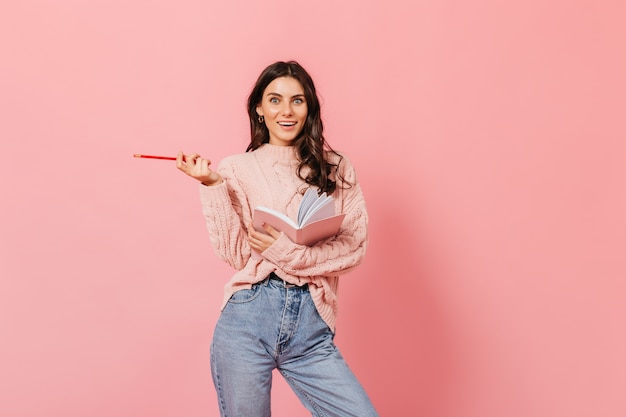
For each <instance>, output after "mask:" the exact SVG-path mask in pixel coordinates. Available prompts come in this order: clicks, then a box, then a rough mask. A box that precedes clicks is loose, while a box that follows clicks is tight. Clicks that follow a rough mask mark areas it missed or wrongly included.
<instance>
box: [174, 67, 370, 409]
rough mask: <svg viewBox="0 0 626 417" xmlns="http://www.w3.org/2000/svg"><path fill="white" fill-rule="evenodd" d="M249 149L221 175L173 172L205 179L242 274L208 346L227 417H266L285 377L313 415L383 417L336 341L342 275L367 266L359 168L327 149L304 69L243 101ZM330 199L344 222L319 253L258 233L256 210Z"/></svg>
mask: <svg viewBox="0 0 626 417" xmlns="http://www.w3.org/2000/svg"><path fill="white" fill-rule="evenodd" d="M248 114H249V117H250V130H251V136H252V137H251V141H250V145H248V149H247V151H246V152H245V153H243V154H239V155H234V156H230V157H227V158H225V159H223V160H222V161H221V163H220V164H219V167H218V169H217V171H213V170H211V168H210V164H211V162H210V161H209V160H208V159H204V158H202V157H200V155H198V154H192V155H187V156H184V155H183V153H182V152H180V153H179V154H178V158H177V167H178V169H180V170H181V171H183V172H184V173H185V174H187V175H189V176H191V177H192V178H195V179H196V180H198V181H200V182H201V185H200V197H201V202H202V210H203V213H204V216H205V218H206V225H207V228H208V231H209V236H210V239H211V243H212V244H213V247H214V249H215V252H216V253H217V255H218V256H219V257H220V258H222V259H223V260H225V261H226V262H228V263H229V264H230V265H231V266H232V267H233V268H234V269H236V270H237V272H236V273H235V274H234V276H233V277H232V278H231V279H230V281H229V282H228V283H227V284H226V286H225V292H224V302H223V305H222V312H221V315H220V318H219V320H218V322H217V325H216V328H215V332H214V335H213V343H212V346H211V370H212V375H213V382H214V384H215V388H216V390H217V394H218V400H219V407H220V413H221V415H222V417H225V416H229V417H230V416H235V417H268V416H270V388H271V383H272V371H273V370H274V369H278V370H279V371H280V373H281V374H282V375H283V376H284V377H285V379H286V380H287V382H288V383H289V385H290V386H291V387H292V388H293V390H294V392H295V393H296V395H297V396H298V397H299V398H300V400H301V401H302V403H303V404H304V406H305V407H306V408H307V409H308V410H309V411H310V412H311V414H312V415H313V416H354V417H369V416H377V413H376V411H375V410H374V407H373V406H372V404H371V402H370V400H369V399H368V396H367V394H366V393H365V391H364V390H363V388H362V387H361V385H360V383H359V382H358V381H357V379H356V378H355V376H354V374H353V373H352V372H351V371H350V369H349V368H348V366H347V364H346V362H345V361H344V359H343V358H342V356H341V354H340V353H339V350H338V349H337V347H336V346H335V344H334V342H333V338H334V332H335V319H336V316H337V287H338V284H339V276H340V275H343V274H345V273H346V272H348V271H350V270H352V269H353V268H355V267H356V266H357V265H359V263H360V262H361V260H362V258H363V256H364V254H365V248H366V245H367V212H366V209H365V202H364V200H363V195H362V193H361V189H360V187H359V184H358V182H357V178H356V174H355V171H354V168H353V167H352V165H351V164H350V162H349V161H348V159H347V158H346V157H344V156H342V155H340V154H338V153H337V152H335V151H333V150H332V149H331V148H330V147H329V146H328V145H327V144H326V142H325V141H324V137H323V135H322V130H323V129H322V120H321V117H320V104H319V100H318V97H317V93H316V91H315V86H314V84H313V81H312V79H311V77H310V76H309V74H308V73H307V72H306V71H305V70H304V68H302V67H301V66H300V65H299V64H298V63H297V62H293V61H291V62H276V63H274V64H272V65H270V66H269V67H267V68H266V69H265V70H264V71H263V72H262V73H261V75H260V76H259V78H258V80H257V82H256V85H255V86H254V89H253V90H252V92H251V94H250V97H249V98H248ZM311 187H312V188H313V189H314V190H316V191H317V192H318V193H322V192H326V193H327V194H329V195H331V196H332V197H333V198H334V201H335V208H336V211H337V212H338V213H344V214H345V218H344V220H343V223H342V226H341V229H340V230H339V232H338V234H337V235H336V236H334V237H331V238H327V239H325V240H322V241H320V242H318V243H316V244H314V245H313V246H310V247H309V246H303V245H298V244H296V243H294V242H292V241H291V240H290V239H289V238H288V237H287V236H286V235H285V234H284V233H281V232H279V231H278V230H276V229H274V228H273V227H271V226H269V225H264V226H263V229H264V230H263V231H257V230H255V229H254V227H252V217H253V211H254V208H255V207H257V206H265V207H269V208H273V209H275V210H278V211H281V212H283V213H285V214H287V215H288V216H290V217H292V218H295V217H296V212H297V209H298V205H299V203H300V201H301V199H302V196H303V194H304V192H305V191H306V189H308V188H311Z"/></svg>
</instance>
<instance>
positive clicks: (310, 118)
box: [246, 61, 342, 195]
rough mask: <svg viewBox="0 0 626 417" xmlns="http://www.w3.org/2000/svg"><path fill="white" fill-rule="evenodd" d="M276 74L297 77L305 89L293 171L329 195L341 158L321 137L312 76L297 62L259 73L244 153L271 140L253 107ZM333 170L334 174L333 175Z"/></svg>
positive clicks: (251, 99)
mask: <svg viewBox="0 0 626 417" xmlns="http://www.w3.org/2000/svg"><path fill="white" fill-rule="evenodd" d="M279 77H291V78H294V79H295V80H297V81H298V82H299V83H300V84H301V85H302V88H303V89H304V96H305V99H306V104H307V117H306V121H305V122H304V127H303V129H302V132H300V135H298V137H297V138H296V139H295V141H294V144H293V146H295V147H296V149H297V153H298V157H299V159H300V163H299V165H298V168H297V172H296V174H297V175H298V177H300V178H301V179H302V180H303V181H305V182H306V183H307V184H311V185H315V186H317V187H319V190H320V191H319V192H320V193H322V192H326V193H327V194H329V195H330V194H332V193H333V192H334V191H335V189H336V188H337V182H336V181H335V180H334V179H333V176H335V177H337V173H336V171H337V167H338V164H339V162H341V159H342V157H341V155H339V154H338V153H337V152H335V151H334V150H333V149H332V148H331V147H330V145H328V143H327V142H326V140H325V139H324V135H323V134H322V132H323V130H324V126H323V123H322V118H321V115H320V102H319V99H318V97H317V93H316V91H315V85H314V84H313V79H312V78H311V76H310V75H309V74H308V73H307V72H306V70H305V69H304V68H302V66H301V65H300V64H298V63H297V62H296V61H288V62H283V61H279V62H275V63H273V64H271V65H270V66H268V67H267V68H265V69H264V70H263V72H262V73H261V75H259V78H258V79H257V81H256V84H255V85H254V88H253V89H252V92H251V93H250V96H249V97H248V116H249V117H250V144H249V145H248V148H247V149H246V152H251V151H254V150H255V149H257V148H259V147H261V146H262V145H263V144H265V143H268V142H269V140H270V136H269V131H268V129H267V126H266V125H265V123H263V122H259V115H258V114H257V112H256V108H257V106H258V105H259V104H260V103H261V100H262V99H263V92H264V91H265V88H266V87H267V86H268V85H269V84H270V83H271V82H272V81H274V80H275V79H276V78H279ZM327 151H328V152H332V153H334V154H335V155H337V156H338V160H337V163H332V162H330V161H329V160H328V159H327V158H326V152H327ZM305 167H308V168H309V171H308V174H307V175H306V177H304V176H303V175H302V172H303V170H304V168H305ZM333 173H334V174H335V175H333ZM339 179H341V178H339ZM341 180H342V179H341Z"/></svg>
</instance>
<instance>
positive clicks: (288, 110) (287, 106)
mask: <svg viewBox="0 0 626 417" xmlns="http://www.w3.org/2000/svg"><path fill="white" fill-rule="evenodd" d="M281 112H282V114H283V115H290V114H291V113H292V110H291V103H285V104H283V107H282V109H281Z"/></svg>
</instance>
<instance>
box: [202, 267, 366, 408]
mask: <svg viewBox="0 0 626 417" xmlns="http://www.w3.org/2000/svg"><path fill="white" fill-rule="evenodd" d="M271 277H272V278H268V279H266V280H265V281H262V282H260V283H258V284H254V285H253V286H252V288H251V289H249V290H241V291H238V292H236V293H235V294H234V295H233V296H232V298H231V299H230V301H229V302H228V304H227V305H226V307H225V308H224V310H223V311H222V314H221V316H220V318H219V320H218V322H217V325H216V328H215V332H214V335H213V343H212V345H211V371H212V374H213V383H214V384H215V389H216V390H217V396H218V401H219V407H220V415H221V416H222V417H269V416H270V388H271V385H272V370H274V369H278V370H279V371H280V373H281V374H282V375H283V376H284V377H285V379H286V381H287V383H288V384H289V385H290V386H291V388H292V389H293V390H294V392H295V393H296V395H297V396H298V398H299V399H300V401H302V404H303V405H304V406H305V407H306V408H307V409H308V410H309V411H310V412H311V415H312V416H317V417H322V416H323V417H331V416H333V417H335V416H336V417H347V416H353V417H374V416H378V414H377V413H376V411H375V410H374V407H373V406H372V403H371V402H370V400H369V398H368V396H367V394H366V393H365V391H364V390H363V388H362V387H361V384H360V383H359V382H358V380H357V379H356V377H355V376H354V374H353V373H352V371H350V368H348V365H347V364H346V362H345V361H344V359H343V357H342V356H341V354H340V353H339V350H338V349H337V347H336V346H335V344H334V342H333V338H334V334H333V333H332V332H331V331H330V329H329V328H328V326H327V325H326V323H325V322H324V321H323V320H322V318H321V317H320V315H319V314H318V312H317V310H316V308H315V305H314V304H313V300H311V295H310V294H309V292H308V288H307V286H304V287H296V286H292V285H290V284H286V283H285V282H284V281H282V280H280V279H279V278H277V277H276V276H275V275H272V276H271Z"/></svg>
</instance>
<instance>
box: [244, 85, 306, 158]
mask: <svg viewBox="0 0 626 417" xmlns="http://www.w3.org/2000/svg"><path fill="white" fill-rule="evenodd" d="M256 112H257V114H258V115H259V116H263V117H264V118H265V125H266V126H267V129H268V130H269V133H270V143H271V144H273V145H281V146H289V145H293V141H294V139H296V138H297V137H298V135H299V134H300V132H302V129H303V128H304V122H305V121H306V116H307V112H308V110H307V103H306V98H305V97H304V88H302V85H301V84H300V82H299V81H298V80H296V79H295V78H291V77H279V78H276V79H274V81H272V82H271V83H269V84H268V85H267V87H266V88H265V91H263V98H262V99H261V103H259V105H258V106H257V108H256Z"/></svg>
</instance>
